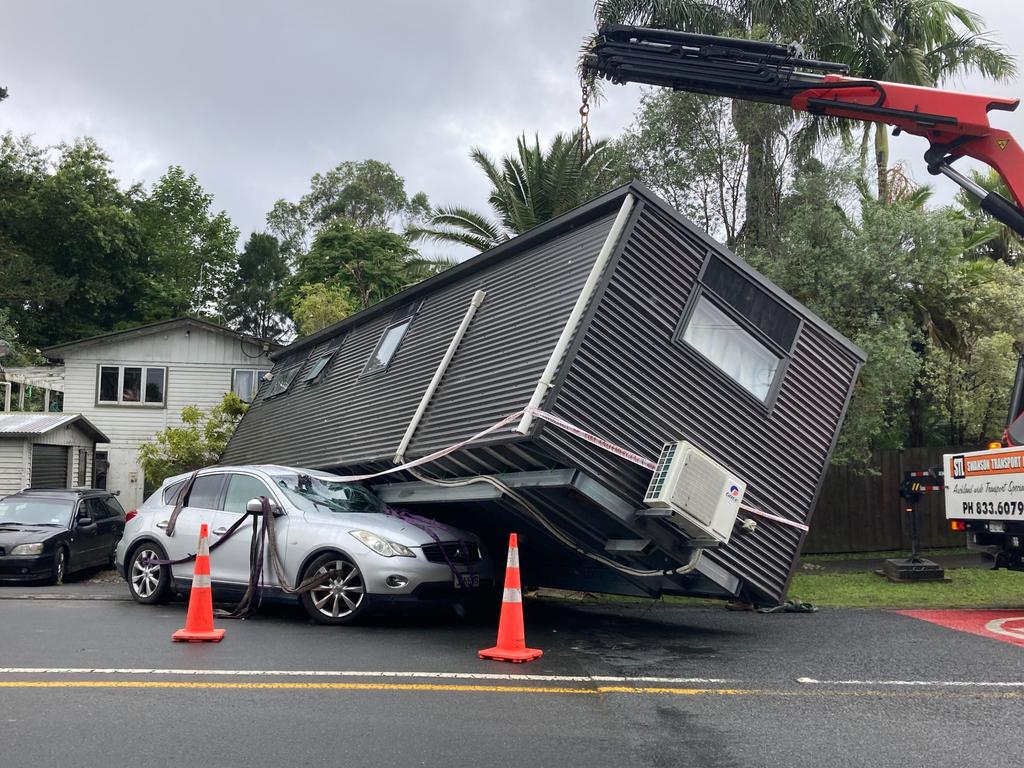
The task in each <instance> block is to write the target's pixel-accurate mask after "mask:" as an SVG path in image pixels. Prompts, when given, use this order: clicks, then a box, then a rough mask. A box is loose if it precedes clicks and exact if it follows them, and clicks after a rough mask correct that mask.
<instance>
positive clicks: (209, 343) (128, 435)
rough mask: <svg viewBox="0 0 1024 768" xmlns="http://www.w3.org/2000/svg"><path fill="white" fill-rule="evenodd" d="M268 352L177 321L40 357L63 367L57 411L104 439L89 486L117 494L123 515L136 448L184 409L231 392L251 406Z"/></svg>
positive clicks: (61, 347)
mask: <svg viewBox="0 0 1024 768" xmlns="http://www.w3.org/2000/svg"><path fill="white" fill-rule="evenodd" d="M276 348H277V345H275V344H267V343H265V342H262V341H260V340H259V339H256V338H253V337H251V336H247V335H245V334H242V333H238V332H237V331H233V330H231V329H230V328H224V327H223V326H220V325H216V324H214V323H210V322H207V321H205V320H198V319H195V318H179V319H176V320H165V321H161V322H158V323H151V324H149V325H143V326H140V327H137V328H132V329H130V330H127V331H116V332H114V333H107V334H103V335H102V336H94V337H92V338H88V339H81V340H79V341H72V342H68V343H66V344H57V345H55V346H52V347H48V348H47V349H44V350H43V354H45V355H46V357H47V358H49V359H50V360H51V361H53V362H61V363H63V365H64V411H65V412H68V413H77V414H82V415H83V416H85V417H86V418H87V419H88V420H89V422H91V423H92V424H95V425H96V427H97V428H98V429H100V430H101V431H102V432H103V433H105V434H106V435H107V436H108V439H109V442H108V443H105V444H99V445H97V446H96V463H95V466H96V469H95V471H94V473H93V478H92V480H93V484H94V486H95V487H98V488H107V489H109V490H114V491H120V492H121V497H120V498H121V504H122V505H123V506H124V507H125V509H131V508H132V507H136V506H138V505H139V504H141V503H142V500H143V496H144V490H145V478H144V477H143V473H142V469H141V468H140V466H139V446H140V445H141V444H142V443H145V442H148V441H150V440H152V439H153V437H154V436H155V435H156V433H157V432H159V431H160V430H162V429H165V428H166V427H171V426H180V425H181V423H182V422H181V410H182V408H184V407H185V406H187V405H196V406H198V407H199V408H201V409H202V410H203V411H209V409H210V408H212V407H213V406H215V405H217V403H219V402H220V401H221V398H223V396H224V394H225V393H226V392H230V391H232V390H233V391H235V392H236V393H238V395H239V396H240V397H241V398H242V399H243V400H247V401H248V400H251V399H252V396H253V394H254V393H255V391H256V388H257V386H258V385H259V380H260V377H261V376H262V375H263V373H265V372H266V371H269V370H270V368H271V367H272V363H271V362H270V360H269V358H268V357H267V355H268V353H269V352H272V351H273V350H274V349H276Z"/></svg>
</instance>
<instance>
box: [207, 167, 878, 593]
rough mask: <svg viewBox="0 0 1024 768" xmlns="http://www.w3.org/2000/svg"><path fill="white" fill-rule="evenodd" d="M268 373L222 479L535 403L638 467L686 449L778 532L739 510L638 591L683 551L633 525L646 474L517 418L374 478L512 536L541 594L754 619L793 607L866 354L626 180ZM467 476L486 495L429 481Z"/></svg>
mask: <svg viewBox="0 0 1024 768" xmlns="http://www.w3.org/2000/svg"><path fill="white" fill-rule="evenodd" d="M273 359H274V369H273V372H272V377H271V378H270V380H269V381H266V382H264V383H263V385H262V386H261V387H260V390H259V392H258V394H257V396H256V397H255V399H254V401H253V404H252V407H251V408H250V410H249V412H248V413H247V414H246V415H245V417H244V418H243V419H242V421H241V423H240V424H239V427H238V430H237V431H236V432H235V434H234V436H233V437H232V439H231V441H230V444H229V445H228V448H227V451H226V453H225V455H224V457H223V459H222V461H223V463H230V464H240V463H276V464H287V465H291V466H300V467H310V468H315V469H323V470H330V471H334V472H338V473H340V474H359V473H365V472H375V471H380V470H384V469H388V468H392V467H394V466H395V462H396V458H397V459H399V460H405V461H408V460H412V459H416V458H418V457H423V456H427V455H429V454H432V453H434V452H436V451H439V450H441V449H445V448H447V447H450V446H452V445H455V444H457V443H459V442H460V441H463V440H464V439H466V438H467V437H470V436H472V435H474V434H476V433H478V432H480V431H482V430H485V429H486V428H487V427H489V426H491V425H494V424H495V423H497V422H499V421H501V420H502V419H503V418H505V417H507V416H510V415H511V414H517V413H518V412H520V411H522V410H523V409H524V408H526V407H527V406H528V405H533V406H536V407H538V408H539V409H540V410H541V411H545V412H548V413H550V414H554V415H555V416H558V417H561V418H562V419H564V420H565V421H568V422H570V423H571V424H573V425H575V426H577V427H579V428H581V429H583V430H586V431H587V432H589V433H592V434H593V435H596V436H598V437H600V438H602V439H603V440H606V441H608V442H610V443H613V444H615V445H617V446H621V447H624V448H626V449H629V450H630V451H633V452H636V453H638V454H640V455H642V456H645V457H648V458H650V459H654V458H657V457H658V456H659V453H660V451H661V449H662V446H663V445H664V444H665V443H668V442H674V441H677V440H686V441H689V442H690V443H692V444H694V445H695V446H697V447H698V448H700V449H701V450H702V451H703V452H704V453H706V454H707V455H708V456H710V457H711V458H713V459H714V460H715V461H717V462H719V463H721V464H722V465H724V466H725V467H727V468H728V469H729V470H730V471H731V472H732V473H735V475H736V476H737V477H739V478H742V480H743V481H745V482H746V484H747V487H746V494H745V496H744V498H743V500H744V502H745V503H746V504H748V505H750V506H753V507H756V508H759V509H761V510H764V511H766V512H769V513H771V514H773V515H776V516H779V517H781V518H784V519H785V520H786V521H787V522H777V521H775V520H772V519H769V518H765V517H755V516H752V515H751V514H748V513H744V512H741V513H740V515H739V516H738V520H737V524H736V527H735V529H734V530H733V533H732V536H731V538H730V539H729V542H728V544H726V545H724V546H720V547H717V548H710V549H707V550H705V551H704V552H703V555H702V557H701V558H700V559H699V560H698V561H697V566H696V568H695V569H693V570H692V571H691V572H689V573H685V574H674V573H673V574H671V575H656V576H655V575H644V576H640V575H637V573H639V572H645V571H651V570H657V569H664V570H668V571H671V570H672V569H673V568H674V567H675V566H677V565H679V564H681V563H686V562H687V559H688V556H689V553H692V552H693V547H694V542H692V541H690V540H689V538H690V537H688V536H687V535H686V534H684V533H683V532H682V531H681V530H680V529H679V527H677V526H676V525H673V524H672V522H671V520H668V519H665V518H663V517H659V516H658V515H656V514H652V513H650V511H649V510H647V509H646V508H645V505H644V503H643V500H644V494H645V490H646V489H647V486H648V483H649V482H650V480H651V472H650V470H649V469H645V468H644V467H642V466H639V465H637V464H635V463H632V462H630V461H627V460H625V459H623V458H620V456H619V455H617V454H615V453H612V452H609V451H608V450H606V449H605V448H603V447H600V446H598V445H595V444H593V443H590V442H586V441H584V440H582V439H580V437H578V436H577V435H575V434H572V433H570V432H568V431H565V430H564V429H562V428H560V427H558V426H555V425H553V424H551V423H549V422H548V421H545V420H544V419H542V418H533V414H532V412H528V413H526V414H524V415H521V416H516V418H514V419H512V420H510V422H509V423H507V424H505V425H504V426H502V427H501V428H500V429H498V430H496V431H494V432H491V433H489V434H487V435H485V436H484V437H482V438H480V439H479V440H476V441H474V442H472V443H471V444H469V445H466V446H464V447H461V448H459V449H457V450H455V451H454V452H452V453H450V454H448V455H446V456H444V457H442V458H439V459H437V460H434V461H431V462H429V463H426V464H424V465H422V466H420V467H419V468H418V469H417V470H416V473H417V474H418V475H419V477H415V476H413V475H411V474H409V473H406V472H400V473H394V474H389V475H386V476H383V477H381V478H379V479H375V480H373V481H372V482H373V484H374V487H375V488H376V489H377V491H378V492H379V493H380V494H381V495H382V496H383V498H384V499H385V500H386V501H388V502H389V503H390V504H391V505H393V506H396V507H401V508H405V509H409V510H412V511H415V512H418V513H420V514H425V515H430V516H433V517H437V518H440V519H444V520H447V521H451V522H453V523H455V524H458V525H462V526H464V527H468V528H470V529H472V530H474V531H476V532H478V533H480V534H481V535H482V536H484V537H485V539H486V540H487V541H489V542H490V543H491V545H492V546H493V548H494V549H495V550H496V551H498V552H499V553H500V552H502V551H503V547H504V541H505V538H506V536H507V532H508V531H510V530H517V531H518V532H519V533H520V544H521V555H522V559H523V574H524V579H525V580H526V581H527V582H529V583H530V584H533V585H538V586H549V587H562V588H570V589H573V588H574V589H588V590H594V591H608V592H618V593H623V594H646V595H658V594H661V593H672V594H694V595H709V596H718V597H732V596H735V597H740V598H743V599H748V600H758V601H762V602H769V601H775V600H781V599H782V598H783V597H784V596H785V593H786V589H787V587H788V583H789V580H790V577H791V574H792V569H793V565H794V562H795V560H796V556H797V553H798V551H799V548H800V544H801V540H802V537H803V535H805V534H804V532H803V531H802V530H801V529H800V528H799V527H796V526H794V525H793V523H796V524H801V523H803V524H806V523H807V522H808V520H809V517H810V514H811V512H812V510H813V509H814V504H815V501H816V498H817V495H818V492H819V489H820V487H821V483H822V480H823V478H824V474H825V470H826V468H827V466H828V462H829V457H830V455H831V452H832V450H833V448H834V446H835V441H836V438H837V435H838V432H839V429H840V426H841V425H842V421H843V417H844V414H845V412H846V408H847V406H848V404H849V400H850V396H851V394H852V391H853V385H854V382H855V381H856V378H857V374H858V371H859V369H860V366H861V365H862V364H863V362H864V359H865V357H864V354H863V352H861V351H860V350H859V349H858V348H857V347H856V346H855V345H854V344H853V343H851V342H850V341H849V340H847V339H846V338H844V337H843V336H842V335H840V334H839V333H838V332H836V331H835V330H834V329H832V328H831V327H830V326H829V325H827V324H826V323H825V322H824V321H822V320H821V319H820V318H818V317H817V316H815V315H814V314H813V313H812V312H810V311H809V310H808V309H807V308H805V307H804V306H802V305H801V304H799V303H798V302H797V301H795V300H794V299H793V298H791V297H790V296H788V295H787V294H785V293H784V292H783V291H781V290H780V289H779V288H778V287H776V286H775V285H773V284H772V283H771V282H770V281H768V280H767V279H765V278H764V277H763V276H761V275H760V274H759V273H757V272H756V271H755V270H753V269H752V268H751V267H750V266H749V265H747V264H746V263H745V262H743V261H742V260H741V259H739V258H738V257H736V256H735V255H734V254H732V253H731V252H730V251H729V250H727V249H726V248H725V247H723V246H722V245H721V244H719V243H717V242H715V241H714V240H712V239H711V238H710V237H708V236H707V235H706V234H705V233H703V232H701V231H700V230H699V229H698V228H697V227H695V226H694V225H693V224H692V223H691V222H689V221H687V220H686V219H685V218H683V217H681V216H680V215H679V214H678V213H676V212H675V211H673V210H672V209H671V208H670V207H669V206H668V205H667V204H666V203H664V202H663V201H662V200H660V199H659V198H658V197H657V196H656V195H654V194H653V193H652V192H651V191H650V190H648V189H646V188H645V187H643V186H642V185H640V184H637V183H633V184H629V185H626V186H624V187H621V188H619V189H616V190H614V191H612V192H610V193H608V194H606V195H604V196H602V197H600V198H598V199H596V200H593V201H592V202H590V203H588V204H586V205H584V206H582V207H580V208H577V209H575V210H573V211H570V212H568V213H566V214H564V215H562V216H559V217H558V218H556V219H553V220H552V221H549V222H547V223H546V224H544V225H542V226H539V227H537V228H535V229H533V230H531V231H529V232H527V233H525V234H523V235H520V236H519V237H516V238H514V239H513V240H510V241H508V242H506V243H503V244H501V245H500V246H498V247H496V248H493V249H491V250H489V251H487V252H485V253H481V254H479V255H478V256H475V257H473V258H471V259H469V260H467V261H465V262H463V263H462V264H459V265H458V266H456V267H454V268H452V269H449V270H448V271H446V272H444V273H442V274H439V275H437V276H435V277H433V278H431V279H429V280H426V281H423V282H422V283H419V284H417V285H415V286H412V287H411V288H409V289H407V290H405V291H403V292H402V293H400V294H398V295H395V296H392V297H391V298H389V299H387V300H386V301H383V302H381V303H379V304H376V305H374V306H372V307H370V308H369V309H366V310H364V311H362V312H359V313H358V314H355V315H353V316H351V317H348V318H346V319H345V320H342V321H341V322H339V323H336V324H335V325H333V326H331V327H329V328H326V329H324V330H322V331H320V332H318V333H315V334H313V335H311V336H309V337H306V338H303V339H300V340H298V341H297V342H295V343H294V344H292V345H291V346H289V347H287V348H285V349H283V350H280V351H279V352H277V353H275V354H274V355H273ZM481 475H489V476H494V477H497V478H498V479H499V480H501V486H500V487H495V485H493V484H488V483H483V482H473V483H469V484H461V485H455V486H451V485H449V486H443V487H442V486H439V485H437V484H433V483H430V482H424V481H423V478H427V479H437V478H444V479H448V480H451V479H459V478H461V479H474V478H478V477H479V476H481ZM511 488H514V489H515V492H514V493H510V492H505V491H507V490H508V489H511ZM503 489H504V490H503ZM516 497H518V498H516ZM541 517H543V519H544V520H546V521H547V524H548V525H549V526H554V528H556V529H557V530H558V531H559V532H560V533H561V534H563V535H564V538H567V539H568V540H570V541H572V542H573V544H574V547H572V548H570V547H569V546H567V545H566V544H565V542H564V539H563V540H559V537H556V536H554V535H552V534H551V532H550V530H551V529H550V527H546V526H545V525H543V524H540V523H539V522H538V520H539V519H540V518H541ZM748 519H753V520H754V521H756V523H757V524H756V527H753V526H752V525H751V524H750V523H749V522H748V523H747V524H746V525H743V521H744V520H748ZM752 527H753V528H754V529H753V530H751V528H752ZM585 553H590V554H593V555H598V556H599V557H598V559H596V560H595V559H594V558H591V557H588V556H587V555H586V554H585ZM499 556H500V555H499ZM609 563H614V565H610V564H609Z"/></svg>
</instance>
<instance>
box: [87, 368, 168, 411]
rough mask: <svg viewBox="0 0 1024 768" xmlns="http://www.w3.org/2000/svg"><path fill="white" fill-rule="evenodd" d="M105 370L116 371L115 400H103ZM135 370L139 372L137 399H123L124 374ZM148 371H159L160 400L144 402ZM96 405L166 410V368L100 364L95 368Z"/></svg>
mask: <svg viewBox="0 0 1024 768" xmlns="http://www.w3.org/2000/svg"><path fill="white" fill-rule="evenodd" d="M107 368H116V369H117V399H116V400H103V399H102V394H103V370H104V369H107ZM132 368H137V369H138V370H139V371H141V378H140V380H139V399H138V400H125V399H124V372H125V370H127V369H132ZM150 371H161V372H162V374H163V377H162V379H161V392H160V395H161V398H160V400H149V401H147V400H146V386H147V385H146V382H148V381H149V372H150ZM96 405H123V406H128V407H129V408H166V407H167V366H165V365H130V364H128V365H124V364H121V363H100V364H99V365H97V366H96Z"/></svg>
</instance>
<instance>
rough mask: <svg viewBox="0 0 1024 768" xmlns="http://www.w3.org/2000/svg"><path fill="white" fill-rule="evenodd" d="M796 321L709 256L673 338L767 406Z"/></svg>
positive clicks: (793, 338) (789, 348)
mask: <svg viewBox="0 0 1024 768" xmlns="http://www.w3.org/2000/svg"><path fill="white" fill-rule="evenodd" d="M800 322H801V321H800V316H799V315H797V314H796V313H795V312H793V311H792V310H791V309H790V308H789V307H787V306H786V305H785V304H784V303H783V302H781V301H779V299H778V298H776V297H775V296H773V295H772V294H771V293H770V292H769V291H768V290H766V289H765V288H764V287H763V286H761V285H759V284H758V283H757V282H755V281H754V280H752V279H750V277H749V276H747V275H745V274H744V273H742V272H741V271H740V270H739V269H737V268H736V267H734V266H732V265H731V264H729V263H728V262H726V261H725V259H723V258H722V257H720V256H718V255H717V254H712V255H711V256H710V257H709V258H708V260H707V262H706V264H705V267H704V271H703V272H702V274H701V277H700V284H699V285H698V286H697V287H696V289H695V290H694V293H693V296H692V297H691V299H690V302H689V304H688V306H687V310H686V312H685V314H684V320H683V323H682V326H681V328H680V330H679V335H678V337H677V338H678V339H680V340H681V341H682V342H684V343H685V344H687V345H688V346H690V347H692V348H693V349H695V350H696V351H697V352H699V353H700V354H701V355H703V356H704V357H705V358H707V359H708V360H710V361H711V362H712V363H714V364H715V366H716V367H717V368H718V369H719V370H721V371H722V372H723V373H725V374H726V375H727V376H729V378H731V379H732V380H733V381H735V382H736V383H737V384H739V385H740V386H741V387H743V389H745V390H746V391H747V392H749V393H750V394H752V395H753V396H754V397H756V398H757V399H758V400H760V401H761V402H762V403H765V404H766V405H767V404H770V402H771V400H772V399H773V397H774V394H775V392H776V391H777V389H778V384H779V381H780V380H781V377H782V372H783V370H784V369H785V367H786V363H787V361H788V359H789V354H790V352H792V350H793V346H794V345H795V344H796V339H797V336H798V335H799V333H800Z"/></svg>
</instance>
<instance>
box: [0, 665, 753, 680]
mask: <svg viewBox="0 0 1024 768" xmlns="http://www.w3.org/2000/svg"><path fill="white" fill-rule="evenodd" d="M0 674H9V675H186V676H193V677H202V676H205V675H209V676H222V677H363V678H410V679H423V678H426V679H430V680H518V681H528V682H543V683H667V684H689V683H733V682H736V681H735V680H724V679H719V678H714V677H607V676H603V675H512V674H499V673H482V672H480V673H478V672H390V671H369V670H337V671H329V670H322V669H313V670H309V669H307V670H302V669H157V668H153V669H140V668H133V667H132V668H129V667H126V668H117V667H101V668H94V667H0Z"/></svg>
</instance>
